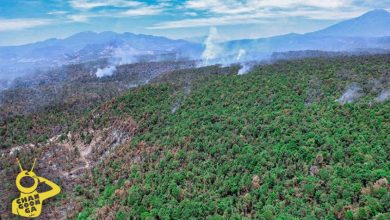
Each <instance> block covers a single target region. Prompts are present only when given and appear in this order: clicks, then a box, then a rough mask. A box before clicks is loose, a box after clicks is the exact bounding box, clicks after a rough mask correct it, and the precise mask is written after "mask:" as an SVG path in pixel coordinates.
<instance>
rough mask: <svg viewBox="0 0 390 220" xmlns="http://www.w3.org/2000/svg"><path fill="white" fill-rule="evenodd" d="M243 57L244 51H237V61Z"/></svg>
mask: <svg viewBox="0 0 390 220" xmlns="http://www.w3.org/2000/svg"><path fill="white" fill-rule="evenodd" d="M245 55H246V51H245V50H244V49H240V50H238V54H237V61H239V60H241V58H242V57H243V56H245Z"/></svg>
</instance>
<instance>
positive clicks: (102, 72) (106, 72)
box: [95, 66, 116, 78]
mask: <svg viewBox="0 0 390 220" xmlns="http://www.w3.org/2000/svg"><path fill="white" fill-rule="evenodd" d="M115 71H116V67H115V66H108V67H105V68H102V69H100V68H98V69H97V71H96V73H95V74H96V76H97V77H99V78H101V77H103V76H112V74H114V72H115Z"/></svg>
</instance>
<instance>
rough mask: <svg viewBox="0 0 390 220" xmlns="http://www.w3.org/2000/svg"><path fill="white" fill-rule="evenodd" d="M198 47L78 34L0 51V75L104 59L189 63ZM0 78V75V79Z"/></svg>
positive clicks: (145, 38) (122, 36)
mask: <svg viewBox="0 0 390 220" xmlns="http://www.w3.org/2000/svg"><path fill="white" fill-rule="evenodd" d="M202 51H203V46H202V45H201V44H196V43H191V42H188V41H184V40H171V39H168V38H165V37H157V36H151V35H143V34H138V35H137V34H132V33H123V34H119V33H115V32H102V33H95V32H90V31H87V32H81V33H78V34H75V35H72V36H70V37H68V38H65V39H49V40H45V41H42V42H37V43H32V44H26V45H21V46H6V47H0V67H1V68H2V70H3V73H7V76H4V75H3V78H4V77H9V76H10V75H12V76H14V77H16V76H18V75H21V74H23V73H24V72H31V71H35V70H38V69H45V68H50V67H55V66H60V65H64V64H72V63H82V62H88V61H93V60H99V59H108V60H109V61H110V62H112V63H116V64H122V63H133V62H142V61H160V60H186V59H187V60H192V59H197V58H199V57H200V54H201V53H202ZM1 78H2V75H0V79H1Z"/></svg>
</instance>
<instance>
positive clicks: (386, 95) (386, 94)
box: [375, 89, 390, 102]
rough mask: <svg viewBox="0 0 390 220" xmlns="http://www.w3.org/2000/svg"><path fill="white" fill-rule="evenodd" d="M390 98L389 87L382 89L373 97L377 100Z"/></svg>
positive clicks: (381, 100) (382, 100)
mask: <svg viewBox="0 0 390 220" xmlns="http://www.w3.org/2000/svg"><path fill="white" fill-rule="evenodd" d="M387 100H390V89H385V90H382V92H381V93H380V94H379V95H378V97H376V98H375V101H377V102H384V101H387Z"/></svg>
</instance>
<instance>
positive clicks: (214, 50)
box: [202, 27, 222, 65]
mask: <svg viewBox="0 0 390 220" xmlns="http://www.w3.org/2000/svg"><path fill="white" fill-rule="evenodd" d="M219 40H220V37H219V34H218V29H217V28H215V27H211V28H210V31H209V35H208V36H207V38H206V40H205V42H204V45H205V50H204V51H203V53H202V60H203V64H204V65H209V64H210V62H211V61H212V60H214V59H217V58H218V57H219V54H220V52H221V50H222V49H221V48H220V46H219V45H218V42H219Z"/></svg>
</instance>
